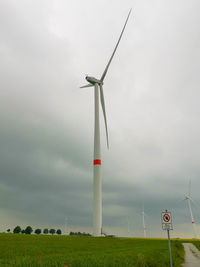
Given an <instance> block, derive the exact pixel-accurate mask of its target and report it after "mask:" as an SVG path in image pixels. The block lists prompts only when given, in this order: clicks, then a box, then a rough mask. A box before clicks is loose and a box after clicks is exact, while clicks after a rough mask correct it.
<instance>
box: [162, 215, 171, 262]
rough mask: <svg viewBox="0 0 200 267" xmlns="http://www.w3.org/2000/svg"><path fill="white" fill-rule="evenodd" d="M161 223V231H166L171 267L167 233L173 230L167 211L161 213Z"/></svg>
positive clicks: (168, 234)
mask: <svg viewBox="0 0 200 267" xmlns="http://www.w3.org/2000/svg"><path fill="white" fill-rule="evenodd" d="M161 221H162V229H163V230H167V236H168V246H169V259H170V267H173V264H172V253H171V246H170V233H169V231H170V230H173V227H172V217H171V212H168V211H167V210H165V212H162V214H161Z"/></svg>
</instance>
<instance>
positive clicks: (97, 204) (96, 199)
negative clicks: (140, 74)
mask: <svg viewBox="0 0 200 267" xmlns="http://www.w3.org/2000/svg"><path fill="white" fill-rule="evenodd" d="M130 13H131V10H130V11H129V13H128V16H127V19H126V21H125V24H124V27H123V29H122V32H121V34H120V36H119V39H118V42H117V44H116V46H115V49H114V51H113V53H112V55H111V58H110V60H109V61H108V64H107V66H106V68H105V70H104V72H103V74H102V76H101V78H100V80H99V79H96V78H94V77H91V76H86V80H87V81H88V82H89V84H87V85H84V86H82V87H81V88H85V87H92V86H94V102H95V123H94V161H93V165H94V169H93V170H94V171H93V177H94V178H93V235H94V236H101V234H102V185H101V183H102V182H101V149H100V126H99V92H100V99H101V106H102V110H103V116H104V121H105V128H106V139H107V147H108V148H109V142H108V129H107V120H106V110H105V102H104V94H103V82H104V79H105V77H106V74H107V71H108V68H109V66H110V63H111V61H112V59H113V57H114V55H115V52H116V50H117V47H118V45H119V42H120V40H121V38H122V35H123V32H124V30H125V27H126V24H127V22H128V19H129V16H130Z"/></svg>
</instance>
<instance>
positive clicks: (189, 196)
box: [185, 179, 197, 239]
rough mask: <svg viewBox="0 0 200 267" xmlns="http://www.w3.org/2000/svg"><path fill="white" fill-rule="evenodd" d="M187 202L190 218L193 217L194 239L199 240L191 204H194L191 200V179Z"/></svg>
mask: <svg viewBox="0 0 200 267" xmlns="http://www.w3.org/2000/svg"><path fill="white" fill-rule="evenodd" d="M185 200H187V202H188V206H189V210H190V216H191V221H192V226H193V230H194V238H196V239H197V231H196V225H195V222H194V216H193V213H192V207H191V202H193V203H194V200H193V199H192V198H191V179H190V180H189V188H188V194H186V195H185Z"/></svg>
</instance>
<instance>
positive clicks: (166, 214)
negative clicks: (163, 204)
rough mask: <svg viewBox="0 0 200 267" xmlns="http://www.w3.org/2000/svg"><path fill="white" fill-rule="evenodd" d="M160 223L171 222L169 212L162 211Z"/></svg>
mask: <svg viewBox="0 0 200 267" xmlns="http://www.w3.org/2000/svg"><path fill="white" fill-rule="evenodd" d="M162 223H171V212H162Z"/></svg>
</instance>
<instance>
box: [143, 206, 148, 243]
mask: <svg viewBox="0 0 200 267" xmlns="http://www.w3.org/2000/svg"><path fill="white" fill-rule="evenodd" d="M144 217H145V213H144V207H143V211H142V224H143V231H144V237H145V238H146V237H147V233H146V226H145V218H144Z"/></svg>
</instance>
